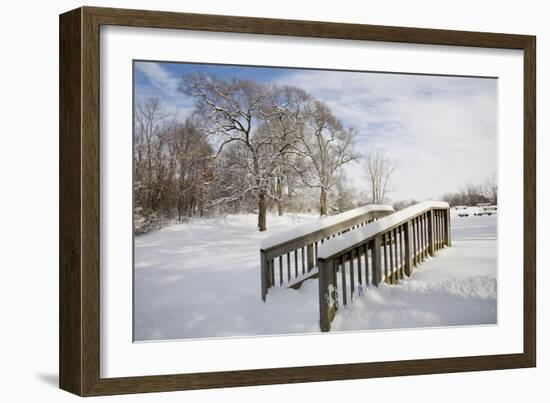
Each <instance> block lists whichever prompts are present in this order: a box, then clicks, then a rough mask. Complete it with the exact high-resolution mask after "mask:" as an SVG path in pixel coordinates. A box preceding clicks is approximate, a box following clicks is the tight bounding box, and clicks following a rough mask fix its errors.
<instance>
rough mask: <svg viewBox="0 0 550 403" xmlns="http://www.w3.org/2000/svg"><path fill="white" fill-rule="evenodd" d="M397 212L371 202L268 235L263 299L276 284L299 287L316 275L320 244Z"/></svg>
mask: <svg viewBox="0 0 550 403" xmlns="http://www.w3.org/2000/svg"><path fill="white" fill-rule="evenodd" d="M393 212H394V210H393V207H391V206H384V205H367V206H363V207H359V208H357V209H354V210H350V211H347V212H345V213H342V214H338V215H334V216H330V217H326V218H325V219H322V220H319V221H316V222H314V223H308V224H305V225H301V226H299V227H296V228H293V229H291V230H289V231H285V232H281V233H278V234H275V235H273V236H270V237H268V238H266V239H264V240H263V242H262V246H261V250H260V268H261V269H260V270H261V271H260V273H261V276H260V277H261V296H262V300H264V301H265V300H266V296H267V292H268V289H269V288H270V287H272V286H275V285H279V286H292V287H299V286H300V284H301V282H302V281H304V280H306V279H308V278H311V277H312V276H315V275H316V273H317V271H316V270H314V268H315V266H316V265H315V263H316V261H317V252H318V248H319V245H320V244H323V243H324V242H325V241H327V240H329V239H331V238H334V237H337V236H340V235H342V234H345V233H347V232H349V231H353V230H355V229H357V228H360V227H363V226H364V225H366V224H368V223H370V222H372V221H374V220H377V219H379V218H381V217H384V216H386V215H388V214H391V213H393ZM285 272H286V273H285ZM285 274H286V275H285Z"/></svg>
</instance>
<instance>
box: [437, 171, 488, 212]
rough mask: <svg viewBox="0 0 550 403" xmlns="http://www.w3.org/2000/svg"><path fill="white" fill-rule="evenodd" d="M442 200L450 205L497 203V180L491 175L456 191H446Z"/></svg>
mask: <svg viewBox="0 0 550 403" xmlns="http://www.w3.org/2000/svg"><path fill="white" fill-rule="evenodd" d="M442 200H444V201H446V202H447V203H449V205H450V206H476V205H477V204H479V203H491V204H497V203H498V181H497V177H496V175H495V176H492V177H491V178H489V179H487V180H486V181H485V182H484V183H480V184H468V185H467V186H465V187H464V188H463V189H461V190H460V191H458V192H456V193H447V194H444V195H443V196H442Z"/></svg>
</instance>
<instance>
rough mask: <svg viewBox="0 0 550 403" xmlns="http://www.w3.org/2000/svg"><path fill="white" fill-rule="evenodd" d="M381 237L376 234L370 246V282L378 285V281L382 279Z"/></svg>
mask: <svg viewBox="0 0 550 403" xmlns="http://www.w3.org/2000/svg"><path fill="white" fill-rule="evenodd" d="M381 248H382V239H381V237H379V236H377V237H376V238H374V241H373V247H372V284H373V285H375V286H376V287H378V284H379V283H380V281H382V255H381V250H380V249H381Z"/></svg>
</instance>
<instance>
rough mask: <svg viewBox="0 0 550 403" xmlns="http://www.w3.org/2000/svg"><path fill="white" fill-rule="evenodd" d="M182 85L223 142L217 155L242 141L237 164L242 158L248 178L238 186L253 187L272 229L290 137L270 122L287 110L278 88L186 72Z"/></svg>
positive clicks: (261, 216)
mask: <svg viewBox="0 0 550 403" xmlns="http://www.w3.org/2000/svg"><path fill="white" fill-rule="evenodd" d="M180 90H181V91H182V92H183V93H185V94H186V95H190V96H193V97H195V98H196V99H197V114H198V115H200V117H201V120H202V121H203V123H204V130H205V131H206V132H207V133H209V135H210V137H211V139H212V141H213V142H214V143H215V144H216V145H217V152H216V155H217V156H219V155H221V153H222V151H223V150H224V147H226V146H227V145H229V144H237V145H238V146H239V147H240V150H234V157H235V158H234V160H233V161H232V164H233V166H234V167H235V164H237V163H238V168H239V170H240V171H241V172H240V173H241V175H242V177H243V178H245V179H247V184H246V186H244V187H241V188H235V191H238V192H240V193H241V197H242V193H251V194H254V195H255V196H256V197H257V202H258V229H259V230H260V231H266V230H267V207H268V199H269V198H272V199H276V194H274V193H273V191H272V190H273V186H272V182H273V179H274V178H277V177H278V176H280V175H281V172H280V166H281V160H282V157H283V156H284V154H285V153H286V152H288V149H289V141H288V140H287V139H286V138H285V136H283V135H282V133H281V131H280V130H278V131H273V130H271V127H270V125H269V124H268V123H266V122H270V121H271V120H273V119H277V118H278V117H279V116H281V115H282V114H284V112H285V110H286V109H285V108H283V107H280V106H278V105H277V104H276V103H274V97H273V89H272V88H270V87H268V86H266V85H262V84H259V83H256V82H253V81H250V80H238V79H233V80H221V79H218V78H216V77H215V76H209V75H204V74H193V75H189V76H185V77H184V78H183V80H182V82H181V85H180ZM237 197H238V195H235V198H237Z"/></svg>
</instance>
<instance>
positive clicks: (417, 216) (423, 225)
mask: <svg viewBox="0 0 550 403" xmlns="http://www.w3.org/2000/svg"><path fill="white" fill-rule="evenodd" d="M450 227H451V222H450V213H449V205H448V204H447V203H445V202H435V201H429V202H423V203H419V204H417V205H414V206H411V207H408V208H405V209H403V210H401V211H398V212H396V213H394V214H391V215H388V216H386V217H384V218H381V219H379V220H377V221H376V222H373V223H370V224H368V225H366V226H364V227H362V228H360V229H358V230H356V231H354V232H349V233H347V234H344V235H342V236H340V237H339V238H337V239H336V238H335V239H331V240H329V241H327V242H324V243H323V245H322V246H321V248H320V250H319V253H318V256H317V268H318V276H319V310H320V326H321V330H322V331H324V332H327V331H329V330H330V325H331V323H332V320H333V319H334V316H335V315H336V312H337V310H338V307H339V305H340V304H342V305H348V304H349V303H351V302H353V300H354V298H355V296H356V295H360V294H362V293H363V290H364V287H366V286H368V285H370V284H372V285H374V286H378V284H379V283H380V282H382V281H384V282H386V283H388V284H396V283H397V282H398V281H399V280H402V279H404V278H405V276H410V275H411V274H412V273H413V267H415V266H416V265H418V264H419V263H420V262H422V261H424V259H425V258H426V257H427V256H428V255H434V253H435V252H436V251H437V250H439V249H441V248H443V247H445V246H450V245H451V231H450Z"/></svg>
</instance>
